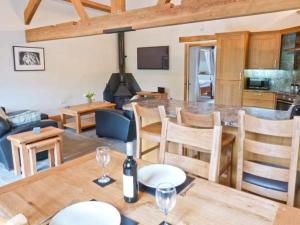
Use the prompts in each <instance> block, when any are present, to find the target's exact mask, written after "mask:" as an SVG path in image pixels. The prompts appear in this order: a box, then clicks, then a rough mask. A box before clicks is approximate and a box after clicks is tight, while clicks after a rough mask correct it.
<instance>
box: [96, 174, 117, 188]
mask: <svg viewBox="0 0 300 225" xmlns="http://www.w3.org/2000/svg"><path fill="white" fill-rule="evenodd" d="M108 177H109V178H110V181H109V182H107V183H105V184H101V183H99V182H98V180H99V179H100V177H99V178H97V179H95V180H93V182H94V183H95V184H97V185H99V186H100V187H106V186H107V185H110V184H112V183H114V182H115V181H116V180H115V179H113V178H112V177H110V176H108Z"/></svg>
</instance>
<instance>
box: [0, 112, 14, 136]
mask: <svg viewBox="0 0 300 225" xmlns="http://www.w3.org/2000/svg"><path fill="white" fill-rule="evenodd" d="M10 129H11V126H10V124H9V122H8V121H7V120H6V119H4V118H2V117H1V116H0V137H1V136H2V135H3V134H5V133H7V132H8V131H9V130H10Z"/></svg>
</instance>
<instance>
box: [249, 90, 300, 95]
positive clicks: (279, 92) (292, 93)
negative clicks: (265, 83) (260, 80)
mask: <svg viewBox="0 0 300 225" xmlns="http://www.w3.org/2000/svg"><path fill="white" fill-rule="evenodd" d="M244 91H251V92H269V93H275V94H287V95H295V96H296V95H300V93H299V92H298V93H296V92H293V91H287V90H260V89H244Z"/></svg>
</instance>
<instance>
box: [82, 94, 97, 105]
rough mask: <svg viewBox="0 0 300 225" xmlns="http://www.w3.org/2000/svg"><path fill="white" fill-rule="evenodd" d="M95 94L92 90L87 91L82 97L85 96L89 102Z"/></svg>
mask: <svg viewBox="0 0 300 225" xmlns="http://www.w3.org/2000/svg"><path fill="white" fill-rule="evenodd" d="M95 96H96V93H95V92H93V91H88V92H87V93H86V94H85V95H84V97H86V98H87V101H88V103H89V104H90V103H92V102H93V98H94V97H95Z"/></svg>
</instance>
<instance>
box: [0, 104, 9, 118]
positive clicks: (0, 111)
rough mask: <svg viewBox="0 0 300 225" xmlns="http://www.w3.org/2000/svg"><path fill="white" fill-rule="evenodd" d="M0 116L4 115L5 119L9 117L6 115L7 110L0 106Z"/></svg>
mask: <svg viewBox="0 0 300 225" xmlns="http://www.w3.org/2000/svg"><path fill="white" fill-rule="evenodd" d="M0 117H2V118H3V119H7V118H8V116H7V115H6V113H5V111H4V110H3V108H2V107H0Z"/></svg>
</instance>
